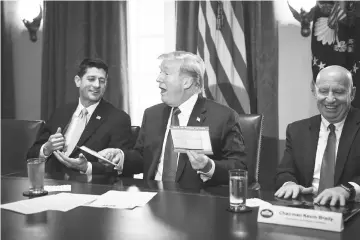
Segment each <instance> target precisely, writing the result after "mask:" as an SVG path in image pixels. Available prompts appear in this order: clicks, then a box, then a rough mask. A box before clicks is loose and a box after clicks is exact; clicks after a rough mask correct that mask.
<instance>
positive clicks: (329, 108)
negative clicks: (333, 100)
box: [325, 106, 336, 110]
mask: <svg viewBox="0 0 360 240" xmlns="http://www.w3.org/2000/svg"><path fill="white" fill-rule="evenodd" d="M325 108H326V109H328V110H335V109H336V106H325Z"/></svg>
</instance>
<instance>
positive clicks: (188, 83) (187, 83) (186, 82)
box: [183, 76, 194, 89]
mask: <svg viewBox="0 0 360 240" xmlns="http://www.w3.org/2000/svg"><path fill="white" fill-rule="evenodd" d="M193 83H194V80H193V79H192V78H191V77H188V76H186V77H183V86H184V89H189V88H190V87H191V86H192V85H193Z"/></svg>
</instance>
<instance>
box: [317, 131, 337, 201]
mask: <svg viewBox="0 0 360 240" xmlns="http://www.w3.org/2000/svg"><path fill="white" fill-rule="evenodd" d="M328 128H329V130H330V133H329V136H328V140H327V144H326V148H325V152H324V156H323V159H322V163H321V170H320V181H319V189H318V194H320V193H321V192H322V191H323V190H325V189H327V188H332V187H334V172H335V158H336V154H335V153H336V152H335V151H336V134H335V126H334V124H330V125H329V126H328Z"/></svg>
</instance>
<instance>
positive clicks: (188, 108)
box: [155, 94, 215, 181]
mask: <svg viewBox="0 0 360 240" xmlns="http://www.w3.org/2000/svg"><path fill="white" fill-rule="evenodd" d="M197 99H198V95H197V94H194V95H193V96H191V97H190V98H189V99H188V100H186V101H185V102H184V103H182V104H181V105H180V106H179V109H180V111H181V112H180V113H179V115H178V117H179V125H180V126H187V124H188V122H189V118H190V115H191V112H192V110H193V108H194V106H195V103H196V101H197ZM173 110H174V108H172V109H171V112H170V116H169V119H168V123H167V126H166V132H165V137H164V141H163V145H162V150H161V155H160V161H159V165H158V168H157V171H156V175H155V180H158V181H161V180H162V173H163V167H164V152H165V144H166V141H167V137H168V134H169V129H170V124H171V116H172V113H173ZM177 161H179V153H178V155H177ZM210 162H211V169H210V171H209V172H207V173H203V172H201V171H198V174H200V178H201V179H202V180H203V181H207V180H209V179H210V178H211V177H212V175H213V174H214V171H215V163H214V162H213V160H211V159H210Z"/></svg>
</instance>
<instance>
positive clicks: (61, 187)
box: [44, 185, 71, 192]
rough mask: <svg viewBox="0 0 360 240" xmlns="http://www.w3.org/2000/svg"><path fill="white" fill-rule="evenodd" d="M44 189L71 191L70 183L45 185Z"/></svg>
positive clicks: (49, 190)
mask: <svg viewBox="0 0 360 240" xmlns="http://www.w3.org/2000/svg"><path fill="white" fill-rule="evenodd" d="M44 190H46V191H48V192H71V185H45V186H44Z"/></svg>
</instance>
